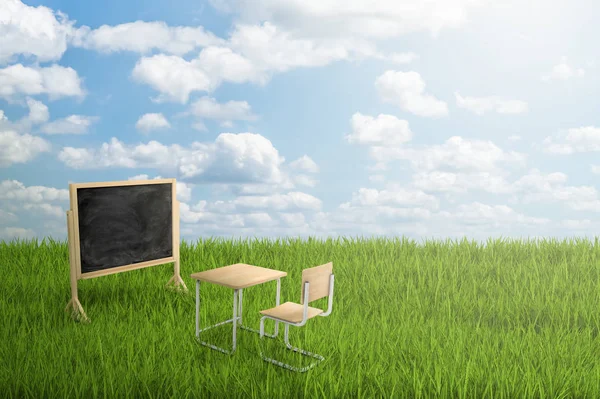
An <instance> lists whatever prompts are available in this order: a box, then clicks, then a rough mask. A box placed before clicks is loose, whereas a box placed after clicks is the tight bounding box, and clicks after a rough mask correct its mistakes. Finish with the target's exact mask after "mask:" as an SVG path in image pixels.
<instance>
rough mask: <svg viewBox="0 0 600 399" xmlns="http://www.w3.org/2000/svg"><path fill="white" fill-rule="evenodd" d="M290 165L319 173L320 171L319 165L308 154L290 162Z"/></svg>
mask: <svg viewBox="0 0 600 399" xmlns="http://www.w3.org/2000/svg"><path fill="white" fill-rule="evenodd" d="M290 167H291V168H293V169H298V170H303V171H305V172H308V173H317V172H318V171H319V166H318V165H317V164H316V163H315V161H313V160H312V158H311V157H309V156H308V155H303V156H301V157H300V158H298V159H296V160H295V161H292V162H290Z"/></svg>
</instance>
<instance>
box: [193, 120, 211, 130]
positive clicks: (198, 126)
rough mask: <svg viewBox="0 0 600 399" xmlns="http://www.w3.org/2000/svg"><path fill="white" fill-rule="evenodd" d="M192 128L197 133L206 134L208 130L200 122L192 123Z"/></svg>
mask: <svg viewBox="0 0 600 399" xmlns="http://www.w3.org/2000/svg"><path fill="white" fill-rule="evenodd" d="M192 128H194V130H197V131H199V132H207V131H208V128H207V127H206V125H205V124H204V123H203V122H201V121H196V122H194V123H192Z"/></svg>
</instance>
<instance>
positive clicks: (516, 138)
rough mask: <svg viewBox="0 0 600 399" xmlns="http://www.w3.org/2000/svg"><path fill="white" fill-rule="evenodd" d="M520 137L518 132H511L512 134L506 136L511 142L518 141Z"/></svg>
mask: <svg viewBox="0 0 600 399" xmlns="http://www.w3.org/2000/svg"><path fill="white" fill-rule="evenodd" d="M521 139H522V137H521V136H519V135H518V134H513V135H510V136H508V141H512V142H515V141H520V140H521Z"/></svg>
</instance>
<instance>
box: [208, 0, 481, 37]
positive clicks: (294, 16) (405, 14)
mask: <svg viewBox="0 0 600 399" xmlns="http://www.w3.org/2000/svg"><path fill="white" fill-rule="evenodd" d="M210 3H211V4H212V5H213V6H215V7H216V8H217V9H219V10H222V11H224V12H230V13H235V14H237V15H239V17H240V19H241V20H242V21H247V22H250V23H252V22H260V21H265V20H268V21H272V22H273V23H274V24H276V25H281V26H282V27H284V28H286V29H289V30H291V31H292V32H294V33H303V34H305V35H307V36H312V37H317V36H320V37H339V36H355V37H363V38H375V39H389V38H395V37H398V36H400V35H403V34H407V33H412V32H421V31H428V32H431V33H432V34H433V35H436V34H438V33H439V32H440V31H441V30H442V29H447V28H456V27H458V26H460V25H462V24H463V23H464V22H465V21H466V20H467V12H468V11H469V10H470V9H472V8H474V7H475V6H477V5H479V4H482V3H483V2H482V1H477V0H475V1H474V0H452V1H448V0H432V1H427V2H424V1H421V0H375V1H370V2H360V1H344V0H330V1H326V2H318V3H316V2H301V1H295V0H265V1H261V2H255V1H252V0H210ZM316 21H318V23H316Z"/></svg>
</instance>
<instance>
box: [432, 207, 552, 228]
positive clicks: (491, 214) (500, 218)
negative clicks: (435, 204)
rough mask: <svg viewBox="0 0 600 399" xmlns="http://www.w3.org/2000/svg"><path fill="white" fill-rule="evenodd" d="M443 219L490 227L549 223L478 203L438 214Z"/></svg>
mask: <svg viewBox="0 0 600 399" xmlns="http://www.w3.org/2000/svg"><path fill="white" fill-rule="evenodd" d="M440 216H442V217H443V218H450V219H453V220H455V221H457V220H460V222H461V223H462V224H465V225H487V226H490V227H499V226H503V225H504V226H510V227H514V226H515V225H530V226H539V225H543V224H547V223H549V222H550V220H549V219H546V218H535V217H530V216H526V215H524V214H522V213H518V212H516V211H515V210H514V209H512V208H511V207H509V206H506V205H487V204H482V203H480V202H473V203H471V204H463V205H459V206H458V209H457V210H456V211H454V212H440Z"/></svg>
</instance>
